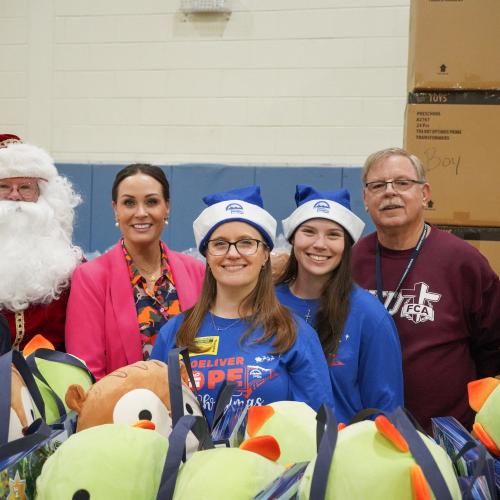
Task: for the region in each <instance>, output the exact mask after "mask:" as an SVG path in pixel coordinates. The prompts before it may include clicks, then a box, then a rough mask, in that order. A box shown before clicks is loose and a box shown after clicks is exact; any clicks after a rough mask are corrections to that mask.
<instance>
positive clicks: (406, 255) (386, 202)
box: [352, 148, 500, 431]
mask: <svg viewBox="0 0 500 500" xmlns="http://www.w3.org/2000/svg"><path fill="white" fill-rule="evenodd" d="M363 185H364V190H363V198H364V202H365V208H366V210H367V211H368V213H369V214H370V216H371V218H372V220H373V222H374V224H375V227H376V232H375V233H372V234H370V235H368V236H366V237H364V238H363V239H361V240H360V241H359V242H358V243H357V245H355V246H354V248H353V264H352V265H353V276H354V278H355V280H356V281H357V282H358V283H359V284H360V285H361V286H363V287H364V288H367V289H368V290H370V291H371V292H372V293H373V294H374V295H376V296H377V297H378V298H379V299H380V301H381V302H382V303H383V304H384V306H385V307H386V309H387V310H388V311H389V312H390V314H391V315H392V316H393V319H394V321H395V322H396V326H397V328H398V332H399V337H400V340H401V348H402V353H403V371H404V377H405V401H406V406H407V407H408V408H409V409H410V411H411V412H412V413H413V414H414V415H415V417H416V418H417V420H418V421H419V422H420V423H421V424H422V425H423V426H424V428H425V429H426V430H427V431H430V429H431V424H430V418H431V417H437V416H448V415H451V416H454V417H455V418H457V419H458V420H459V421H460V422H462V424H463V425H465V426H466V427H468V428H470V427H471V424H472V421H473V412H472V410H471V409H470V407H469V405H468V402H467V383H468V382H469V381H471V380H474V379H476V378H480V377H485V376H495V375H497V374H499V373H500V282H499V279H498V276H497V275H496V273H495V272H494V271H493V270H492V269H491V266H490V265H489V263H488V261H487V260H486V259H485V258H484V257H483V256H482V255H481V254H480V253H479V252H478V251H477V250H476V249H475V248H473V247H472V246H471V245H469V244H468V243H466V242H464V241H463V240H460V239H459V238H457V237H455V236H454V235H452V234H450V233H447V232H444V231H442V230H440V229H438V228H436V227H434V226H431V225H430V224H428V223H426V222H425V213H424V210H425V208H426V206H427V203H428V201H429V199H430V186H429V184H428V183H427V181H426V178H425V171H424V168H423V165H422V163H421V162H420V160H419V159H418V158H417V157H416V156H414V155H412V154H410V153H408V152H407V151H405V150H403V149H399V148H390V149H384V150H382V151H378V152H376V153H373V154H372V155H370V156H369V157H368V158H367V160H366V162H365V165H364V167H363ZM380 369H383V367H380Z"/></svg>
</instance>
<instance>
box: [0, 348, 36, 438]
mask: <svg viewBox="0 0 500 500" xmlns="http://www.w3.org/2000/svg"><path fill="white" fill-rule="evenodd" d="M12 365H14V366H15V367H16V368H17V371H18V372H19V374H20V375H21V377H22V379H23V380H24V383H25V384H26V387H27V388H28V391H29V393H30V395H31V397H32V398H33V401H34V403H35V405H36V407H37V408H38V411H39V412H40V415H41V416H42V419H43V420H45V404H44V402H43V399H42V396H41V394H40V391H39V389H38V386H37V385H36V382H35V379H34V378H33V374H32V373H31V371H30V369H29V367H28V365H27V363H26V360H25V359H24V357H23V355H22V354H21V353H20V352H19V351H16V350H12V351H9V352H7V353H5V354H4V355H2V356H0V380H1V381H2V384H3V386H4V390H2V392H1V397H0V444H4V443H7V441H8V439H9V423H10V405H11V399H12Z"/></svg>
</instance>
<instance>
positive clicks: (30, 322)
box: [0, 288, 69, 351]
mask: <svg viewBox="0 0 500 500" xmlns="http://www.w3.org/2000/svg"><path fill="white" fill-rule="evenodd" d="M68 296H69V288H67V289H66V290H65V291H64V292H63V293H62V294H61V296H60V297H59V298H58V299H57V300H54V301H53V302H51V303H50V304H32V305H30V306H29V307H28V309H25V310H24V311H20V312H17V313H13V312H12V311H7V310H2V311H0V312H1V313H2V314H3V315H4V316H5V318H6V319H7V321H8V323H9V330H10V340H11V344H12V346H13V347H15V348H16V349H19V350H20V351H22V350H23V349H24V346H25V345H26V343H27V342H29V340H30V339H32V338H33V337H34V336H35V335H37V334H41V335H43V336H44V337H45V338H46V339H47V340H49V341H50V342H52V344H54V347H55V349H56V350H57V351H64V350H65V349H64V324H65V321H66V304H67V302H68ZM16 340H17V342H16Z"/></svg>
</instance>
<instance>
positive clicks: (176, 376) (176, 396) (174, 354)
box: [167, 347, 207, 427]
mask: <svg viewBox="0 0 500 500" xmlns="http://www.w3.org/2000/svg"><path fill="white" fill-rule="evenodd" d="M179 355H181V356H182V359H183V361H184V365H185V367H186V370H187V374H188V377H189V381H190V382H191V386H192V391H193V393H194V395H195V396H196V399H198V390H197V389H196V382H195V380H194V375H193V369H192V368H191V359H190V357H189V352H188V350H187V349H185V348H182V347H176V348H174V349H171V350H170V351H169V353H168V367H167V368H168V385H169V388H170V404H171V407H172V427H175V425H176V424H177V422H178V421H179V420H180V419H181V418H182V416H183V415H184V400H183V397H182V386H183V383H182V378H181V369H180V366H179ZM200 409H201V413H202V415H203V418H204V419H205V420H207V418H206V415H205V412H204V411H203V407H202V406H201V405H200Z"/></svg>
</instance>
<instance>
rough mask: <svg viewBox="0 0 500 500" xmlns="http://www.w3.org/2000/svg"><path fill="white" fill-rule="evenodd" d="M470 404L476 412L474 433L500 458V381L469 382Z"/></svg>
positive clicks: (484, 379)
mask: <svg viewBox="0 0 500 500" xmlns="http://www.w3.org/2000/svg"><path fill="white" fill-rule="evenodd" d="M468 391H469V404H470V406H471V408H472V409H473V410H474V411H476V412H477V413H476V419H475V422H474V426H473V427H472V431H473V433H474V435H475V436H476V437H477V438H478V439H479V440H480V441H481V442H482V443H483V444H484V446H486V448H487V449H488V451H490V452H491V453H492V454H493V455H495V456H496V457H500V380H498V379H496V378H493V377H487V378H483V379H480V380H475V381H474V382H469V384H468Z"/></svg>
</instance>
